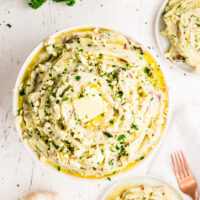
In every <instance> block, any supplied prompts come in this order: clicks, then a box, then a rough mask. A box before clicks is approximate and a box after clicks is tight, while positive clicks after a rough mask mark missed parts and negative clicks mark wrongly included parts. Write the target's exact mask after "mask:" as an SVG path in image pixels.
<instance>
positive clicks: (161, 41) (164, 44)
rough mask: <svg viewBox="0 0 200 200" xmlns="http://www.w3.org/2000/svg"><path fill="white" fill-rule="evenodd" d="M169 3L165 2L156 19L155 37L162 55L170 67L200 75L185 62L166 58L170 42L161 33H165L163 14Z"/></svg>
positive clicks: (166, 0)
mask: <svg viewBox="0 0 200 200" xmlns="http://www.w3.org/2000/svg"><path fill="white" fill-rule="evenodd" d="M167 3H168V0H165V1H163V3H162V6H161V7H160V9H159V11H158V14H157V18H156V24H155V35H156V42H157V45H158V48H159V50H160V52H161V54H162V55H163V57H165V59H166V61H167V62H168V64H169V67H171V66H173V67H175V68H176V69H178V70H180V71H182V72H187V73H190V74H194V75H200V71H199V70H195V69H194V68H193V67H192V66H190V65H188V64H186V63H183V62H171V61H170V60H169V59H167V58H166V56H165V52H166V51H167V49H168V48H169V47H170V41H169V39H168V38H167V37H166V36H163V35H162V34H161V31H163V30H164V28H165V26H166V25H165V22H164V21H163V12H164V9H165V7H166V5H167Z"/></svg>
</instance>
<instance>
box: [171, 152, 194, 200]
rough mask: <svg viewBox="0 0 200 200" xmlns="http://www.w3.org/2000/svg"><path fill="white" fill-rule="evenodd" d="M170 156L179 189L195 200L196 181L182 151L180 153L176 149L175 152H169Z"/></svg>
mask: <svg viewBox="0 0 200 200" xmlns="http://www.w3.org/2000/svg"><path fill="white" fill-rule="evenodd" d="M180 154H181V155H180ZM174 157H175V159H174ZM181 157H182V158H181ZM171 158H172V164H173V168H174V173H175V175H176V179H177V181H178V184H179V187H180V189H181V190H182V191H183V192H184V193H185V194H187V195H189V196H191V197H192V198H193V200H197V196H196V191H197V183H196V181H195V179H194V176H193V175H192V172H191V170H190V168H189V165H188V163H187V161H186V159H185V157H184V155H183V152H182V151H181V150H180V153H179V152H178V151H177V152H176V153H175V152H174V155H173V154H171Z"/></svg>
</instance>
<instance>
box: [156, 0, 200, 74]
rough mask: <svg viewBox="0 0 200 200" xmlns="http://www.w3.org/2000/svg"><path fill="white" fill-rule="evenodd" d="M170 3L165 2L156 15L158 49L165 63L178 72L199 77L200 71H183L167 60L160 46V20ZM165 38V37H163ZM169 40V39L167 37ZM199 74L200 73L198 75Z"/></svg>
mask: <svg viewBox="0 0 200 200" xmlns="http://www.w3.org/2000/svg"><path fill="white" fill-rule="evenodd" d="M168 2H169V0H164V1H163V2H162V4H161V6H160V8H159V10H158V13H157V15H156V20H155V25H154V28H155V38H156V44H157V47H158V49H159V51H160V53H161V55H162V57H164V59H165V61H166V62H167V63H168V64H170V65H171V66H173V67H174V68H175V69H176V70H177V71H178V72H182V73H185V74H189V75H192V76H195V77H196V76H199V75H200V71H198V70H196V71H195V70H194V71H187V70H185V69H182V68H181V67H179V66H178V65H177V64H176V63H175V62H172V61H170V60H169V59H167V58H166V56H165V54H164V53H165V52H163V50H162V47H161V44H160V39H159V35H161V34H160V31H159V23H160V19H161V18H162V13H163V11H164V9H165V7H166V6H167V3H168ZM163 37H165V36H163ZM166 38H167V37H166ZM188 67H190V68H191V69H192V66H190V65H188ZM197 72H199V73H197Z"/></svg>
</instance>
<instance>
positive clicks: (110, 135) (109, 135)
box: [103, 131, 113, 138]
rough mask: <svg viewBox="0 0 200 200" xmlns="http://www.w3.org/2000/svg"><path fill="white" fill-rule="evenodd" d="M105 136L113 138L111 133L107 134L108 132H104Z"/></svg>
mask: <svg viewBox="0 0 200 200" xmlns="http://www.w3.org/2000/svg"><path fill="white" fill-rule="evenodd" d="M103 134H104V135H106V136H107V137H108V138H111V137H113V136H112V134H110V133H109V132H106V131H104V132H103Z"/></svg>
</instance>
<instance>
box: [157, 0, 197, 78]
mask: <svg viewBox="0 0 200 200" xmlns="http://www.w3.org/2000/svg"><path fill="white" fill-rule="evenodd" d="M156 36H157V42H158V45H159V47H160V50H161V52H162V53H163V54H164V55H165V57H166V58H167V60H169V61H170V62H171V63H174V64H175V65H176V66H178V67H179V68H181V69H183V70H184V71H186V72H192V73H196V74H199V68H200V59H199V58H200V1H199V0H167V1H165V2H164V4H163V6H162V7H161V9H160V11H159V14H158V17H157V23H156Z"/></svg>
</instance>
